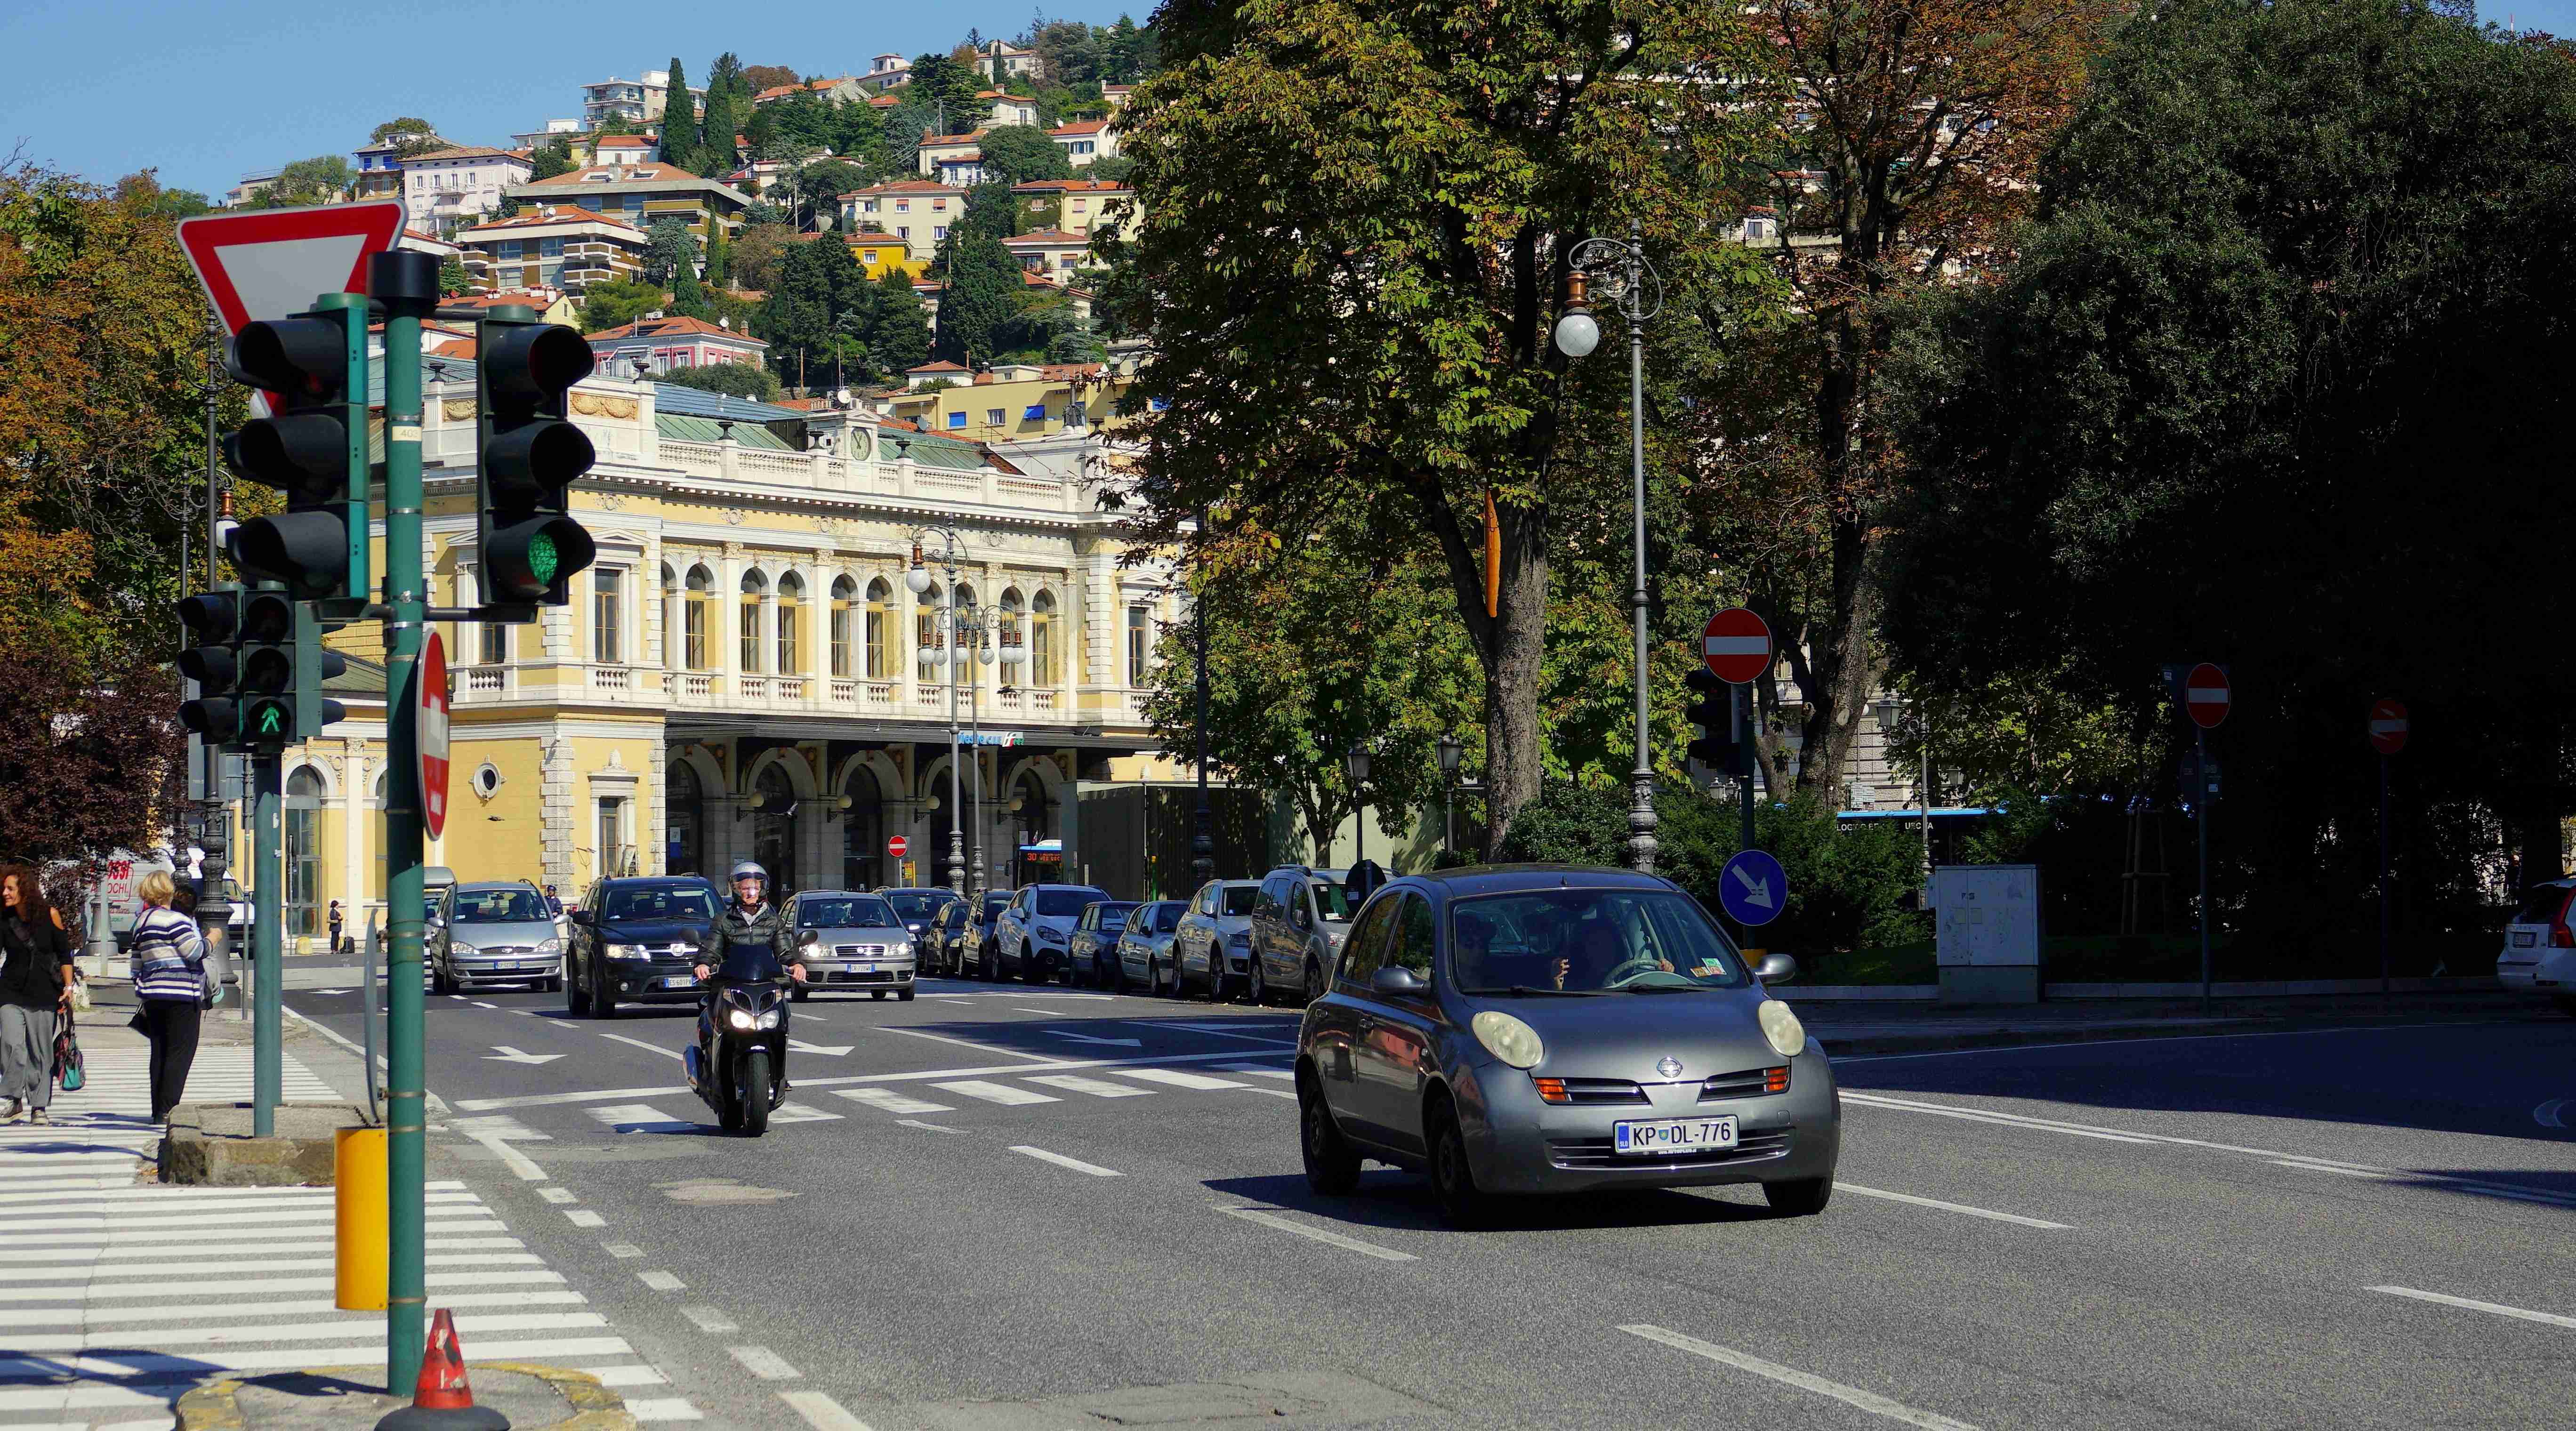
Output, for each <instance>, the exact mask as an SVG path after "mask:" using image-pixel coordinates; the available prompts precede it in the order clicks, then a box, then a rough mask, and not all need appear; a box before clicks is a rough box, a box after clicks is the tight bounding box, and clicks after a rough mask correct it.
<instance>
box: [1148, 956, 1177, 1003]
mask: <svg viewBox="0 0 2576 1431" xmlns="http://www.w3.org/2000/svg"><path fill="white" fill-rule="evenodd" d="M1145 984H1146V987H1147V988H1149V989H1151V990H1152V991H1153V995H1154V997H1155V998H1158V999H1176V998H1179V997H1180V993H1181V975H1180V971H1179V970H1177V969H1175V970H1174V971H1172V982H1171V986H1170V987H1169V988H1166V987H1164V984H1163V966H1162V964H1161V963H1159V962H1157V961H1156V960H1153V959H1147V960H1146V961H1145Z"/></svg>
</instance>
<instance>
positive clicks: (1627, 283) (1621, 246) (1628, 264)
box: [1556, 219, 1664, 874]
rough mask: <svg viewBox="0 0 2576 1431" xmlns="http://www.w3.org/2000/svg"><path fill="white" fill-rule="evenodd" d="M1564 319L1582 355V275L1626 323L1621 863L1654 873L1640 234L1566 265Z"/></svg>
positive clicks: (1655, 296)
mask: <svg viewBox="0 0 2576 1431" xmlns="http://www.w3.org/2000/svg"><path fill="white" fill-rule="evenodd" d="M1566 266H1567V267H1568V268H1569V269H1571V270H1572V272H1570V273H1568V274H1567V275H1566V283H1565V312H1564V313H1563V314H1562V315H1561V316H1560V317H1558V319H1557V320H1556V350H1557V351H1558V352H1560V353H1563V354H1564V355H1565V356H1567V357H1569V358H1582V357H1586V356H1589V355H1590V354H1591V352H1592V350H1593V349H1594V348H1596V347H1598V346H1600V343H1601V325H1600V323H1599V322H1598V321H1597V320H1595V319H1594V318H1593V316H1592V309H1591V304H1590V300H1589V294H1588V290H1589V287H1590V282H1591V280H1590V277H1589V273H1590V271H1592V270H1596V269H1597V270H1599V271H1600V273H1601V279H1602V290H1603V293H1604V296H1606V297H1608V298H1609V299H1610V301H1611V302H1613V303H1615V304H1617V305H1618V308H1619V313H1620V316H1621V317H1623V318H1625V319H1627V321H1628V466H1629V489H1630V490H1629V508H1630V511H1629V518H1630V529H1631V546H1632V548H1633V557H1634V573H1635V578H1634V580H1633V581H1632V582H1631V583H1630V586H1629V591H1628V601H1629V605H1630V606H1631V607H1633V608H1634V610H1635V626H1636V638H1637V671H1636V707H1637V712H1636V714H1637V764H1636V768H1635V769H1633V770H1631V771H1630V772H1629V773H1628V863H1629V864H1631V865H1633V866H1635V867H1636V869H1637V871H1638V872H1639V873H1640V874H1653V873H1654V872H1655V767H1654V762H1653V761H1652V760H1651V759H1650V758H1649V755H1648V751H1647V747H1646V320H1647V319H1649V318H1652V317H1654V316H1655V315H1656V314H1657V313H1658V312H1661V311H1662V310H1663V306H1664V281H1663V277H1662V276H1661V275H1660V274H1658V273H1656V272H1655V270H1654V266H1653V265H1651V264H1649V263H1647V262H1646V245H1645V239H1644V237H1643V229H1642V228H1641V226H1640V225H1639V224H1638V222H1637V221H1636V220H1634V219H1631V220H1629V221H1628V237H1627V239H1626V240H1625V241H1624V242H1623V241H1621V240H1619V239H1608V238H1590V239H1585V240H1584V241H1583V242H1581V243H1579V244H1576V245H1575V246H1574V252H1573V253H1571V254H1569V255H1568V256H1567V258H1566Z"/></svg>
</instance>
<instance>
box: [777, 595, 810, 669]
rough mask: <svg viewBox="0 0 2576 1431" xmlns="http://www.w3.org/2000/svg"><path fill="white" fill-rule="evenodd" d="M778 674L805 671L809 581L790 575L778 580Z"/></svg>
mask: <svg viewBox="0 0 2576 1431" xmlns="http://www.w3.org/2000/svg"><path fill="white" fill-rule="evenodd" d="M777 626H778V674H780V675H782V676H793V675H795V674H797V673H798V672H800V671H803V670H804V669H805V661H804V656H805V650H804V642H805V578H803V577H801V576H798V575H797V574H796V573H794V572H792V571H791V572H788V573H786V574H785V575H783V576H781V577H779V578H778V621H777Z"/></svg>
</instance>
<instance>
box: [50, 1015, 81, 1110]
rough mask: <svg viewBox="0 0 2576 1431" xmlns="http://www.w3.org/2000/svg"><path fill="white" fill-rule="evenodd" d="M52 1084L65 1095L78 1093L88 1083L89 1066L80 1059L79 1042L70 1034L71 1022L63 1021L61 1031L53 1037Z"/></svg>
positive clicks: (68, 1020)
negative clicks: (57, 1086)
mask: <svg viewBox="0 0 2576 1431" xmlns="http://www.w3.org/2000/svg"><path fill="white" fill-rule="evenodd" d="M54 1082H55V1083H57V1084H59V1085H61V1087H62V1090H63V1091H64V1092H65V1093H78V1092H79V1091H80V1089H81V1085H82V1084H84V1083H87V1082H89V1065H88V1062H87V1061H86V1060H84V1059H83V1058H82V1057H81V1047H80V1040H79V1039H78V1038H76V1037H74V1036H73V1034H72V1021H71V1020H70V1019H65V1020H63V1031H62V1032H61V1033H58V1034H56V1035H54Z"/></svg>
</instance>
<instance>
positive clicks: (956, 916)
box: [921, 895, 975, 978]
mask: <svg viewBox="0 0 2576 1431" xmlns="http://www.w3.org/2000/svg"><path fill="white" fill-rule="evenodd" d="M974 922H975V906H974V905H972V904H970V903H968V902H967V901H966V899H965V897H964V896H962V895H953V896H952V897H951V898H950V899H949V901H948V902H947V903H946V904H943V905H941V906H939V908H937V909H936V910H934V911H932V912H931V916H930V927H929V928H928V929H925V930H923V931H922V939H923V941H924V944H923V947H922V951H921V966H922V967H923V968H924V969H926V970H929V971H931V972H933V973H938V974H944V975H947V976H949V977H951V978H956V977H960V976H962V975H963V974H964V973H965V972H966V967H965V964H964V963H963V962H962V957H961V955H960V952H959V951H960V950H961V949H963V948H964V947H965V941H966V940H967V939H968V938H969V937H970V936H969V935H968V934H967V932H966V931H967V929H968V927H969V926H971V925H972V924H974Z"/></svg>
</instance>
